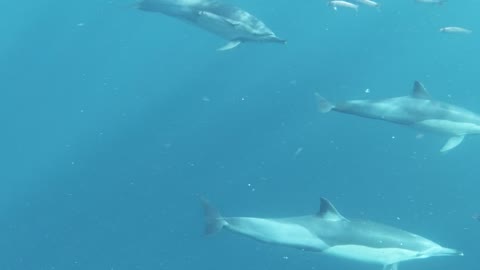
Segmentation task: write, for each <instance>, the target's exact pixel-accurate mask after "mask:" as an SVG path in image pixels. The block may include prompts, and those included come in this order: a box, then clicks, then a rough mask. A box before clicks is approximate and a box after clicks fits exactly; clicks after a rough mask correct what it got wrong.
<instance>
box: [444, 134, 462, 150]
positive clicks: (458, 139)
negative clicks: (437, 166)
mask: <svg viewBox="0 0 480 270" xmlns="http://www.w3.org/2000/svg"><path fill="white" fill-rule="evenodd" d="M464 138H465V135H461V136H455V137H451V138H450V139H448V141H447V143H446V144H445V145H444V146H443V147H442V149H440V152H447V151H450V150H452V149H453V148H455V147H457V146H458V145H459V144H461V143H462V141H463V139H464Z"/></svg>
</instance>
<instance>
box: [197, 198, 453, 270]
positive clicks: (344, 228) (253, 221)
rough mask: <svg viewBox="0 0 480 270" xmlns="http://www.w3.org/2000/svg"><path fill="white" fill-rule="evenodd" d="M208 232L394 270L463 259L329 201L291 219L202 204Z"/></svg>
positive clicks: (430, 242) (432, 243)
mask: <svg viewBox="0 0 480 270" xmlns="http://www.w3.org/2000/svg"><path fill="white" fill-rule="evenodd" d="M203 207H204V211H205V216H206V228H205V233H206V234H211V233H214V232H217V231H219V230H220V229H222V228H226V229H228V230H230V231H232V232H235V233H238V234H241V235H244V236H248V237H250V238H253V239H255V240H259V241H261V242H265V243H269V244H277V245H282V246H289V247H293V248H298V249H301V250H307V251H317V252H322V253H325V254H328V255H333V256H337V257H342V258H346V259H352V260H358V261H363V262H369V263H374V264H380V265H383V269H384V270H396V269H397V267H398V263H400V262H403V261H408V260H415V259H423V258H429V257H433V256H463V253H462V252H460V251H457V250H454V249H450V248H445V247H442V246H440V245H439V244H437V243H435V242H432V241H430V240H428V239H426V238H424V237H421V236H419V235H416V234H413V233H409V232H406V231H403V230H401V229H397V228H394V227H390V226H386V225H382V224H378V223H374V222H371V221H366V220H350V219H347V218H345V217H343V216H342V215H341V214H340V213H339V212H338V211H337V210H336V209H335V207H334V206H333V205H332V204H331V203H330V202H329V201H328V200H327V199H325V198H321V204H320V210H319V211H318V213H316V214H314V215H309V216H299V217H289V218H268V219H267V218H253V217H222V216H221V215H220V214H219V212H218V211H217V210H216V209H215V208H213V207H212V206H211V205H210V204H209V203H208V202H207V201H205V200H203Z"/></svg>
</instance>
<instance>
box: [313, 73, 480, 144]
mask: <svg viewBox="0 0 480 270" xmlns="http://www.w3.org/2000/svg"><path fill="white" fill-rule="evenodd" d="M315 95H316V97H317V102H318V105H319V109H320V111H321V112H324V113H325V112H329V111H332V110H333V111H337V112H342V113H347V114H353V115H357V116H362V117H366V118H372V119H378V120H384V121H387V122H392V123H396V124H401V125H406V126H411V127H413V128H416V129H418V130H420V131H431V132H435V133H439V134H443V135H447V136H449V138H450V139H449V140H448V141H447V143H446V144H445V145H444V146H443V147H442V149H441V150H440V151H441V152H446V151H449V150H451V149H453V148H455V147H457V146H458V145H459V144H460V143H461V142H462V141H463V139H464V138H465V136H466V135H469V134H480V115H478V114H476V113H473V112H471V111H469V110H466V109H464V108H461V107H458V106H454V105H451V104H448V103H444V102H440V101H436V100H432V99H431V97H430V94H429V93H428V92H427V90H426V89H425V87H424V86H423V85H422V84H421V83H420V82H418V81H415V83H414V88H413V92H412V94H411V95H410V96H403V97H395V98H387V99H382V100H349V101H345V102H342V103H338V104H331V103H330V102H328V101H327V100H326V99H325V98H323V97H322V96H320V95H319V94H318V93H316V94H315Z"/></svg>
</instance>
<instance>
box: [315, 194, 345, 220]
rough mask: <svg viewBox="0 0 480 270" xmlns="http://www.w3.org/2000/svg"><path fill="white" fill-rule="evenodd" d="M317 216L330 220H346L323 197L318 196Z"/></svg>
mask: <svg viewBox="0 0 480 270" xmlns="http://www.w3.org/2000/svg"><path fill="white" fill-rule="evenodd" d="M317 217H319V218H322V219H326V220H330V221H341V220H347V219H346V218H344V217H343V216H342V215H341V214H340V213H339V212H338V211H337V209H335V206H333V204H332V203H331V202H330V201H329V200H327V199H325V198H320V210H318V213H317Z"/></svg>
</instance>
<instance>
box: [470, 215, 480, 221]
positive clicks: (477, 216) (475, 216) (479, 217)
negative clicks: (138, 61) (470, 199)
mask: <svg viewBox="0 0 480 270" xmlns="http://www.w3.org/2000/svg"><path fill="white" fill-rule="evenodd" d="M472 218H473V219H474V220H476V221H480V214H478V213H477V214H474V215H472Z"/></svg>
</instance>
